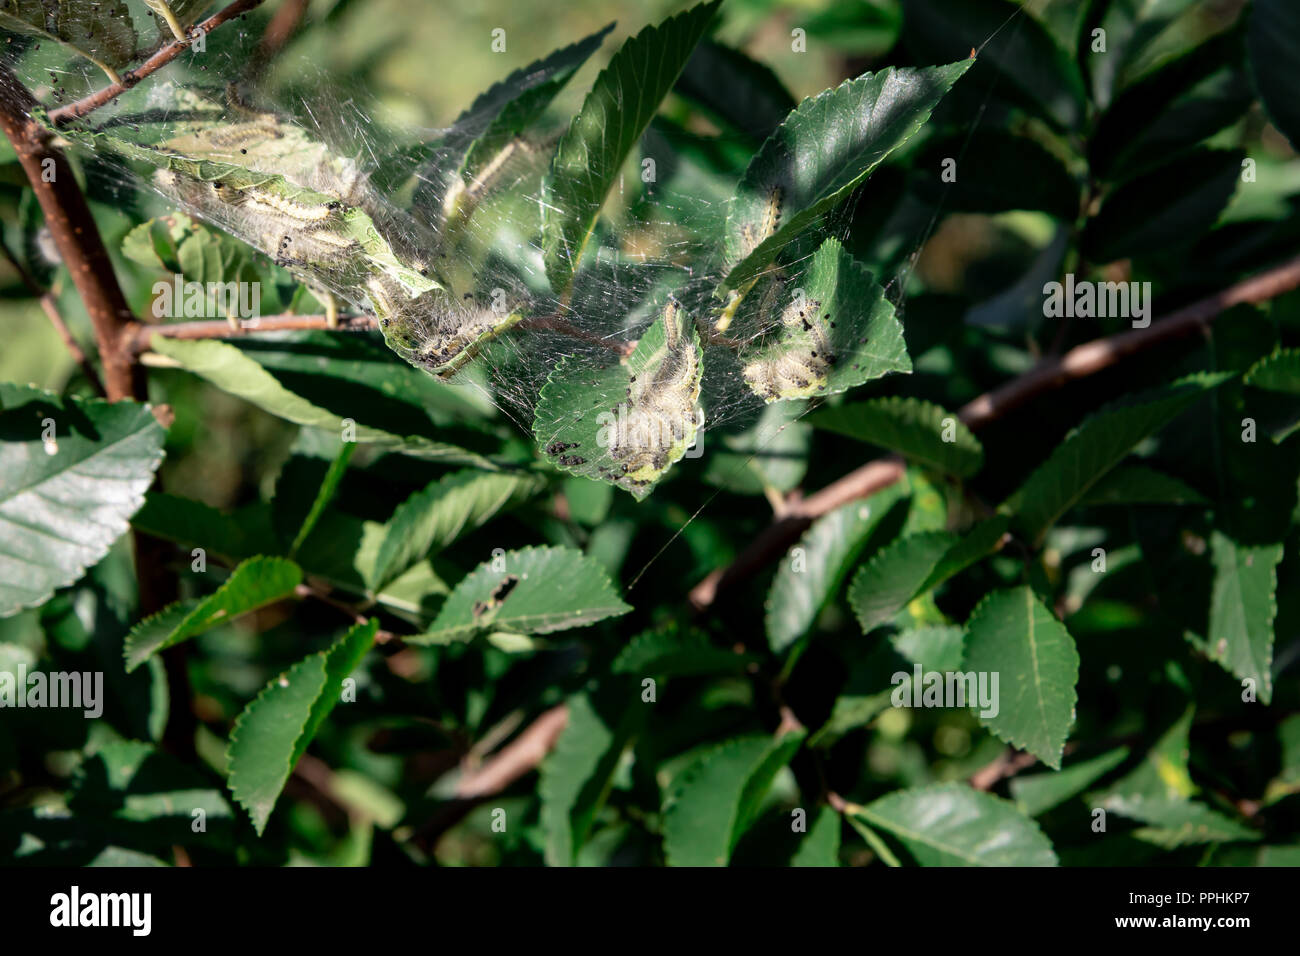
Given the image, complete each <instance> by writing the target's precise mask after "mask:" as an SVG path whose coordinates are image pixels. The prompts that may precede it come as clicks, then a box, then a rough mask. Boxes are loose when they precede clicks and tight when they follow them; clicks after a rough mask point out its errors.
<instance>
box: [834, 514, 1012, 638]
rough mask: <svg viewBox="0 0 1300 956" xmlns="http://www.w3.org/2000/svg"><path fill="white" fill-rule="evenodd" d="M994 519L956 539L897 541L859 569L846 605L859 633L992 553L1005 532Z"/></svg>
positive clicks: (928, 535)
mask: <svg viewBox="0 0 1300 956" xmlns="http://www.w3.org/2000/svg"><path fill="white" fill-rule="evenodd" d="M1007 524H1008V522H1007V519H1006V518H1005V517H995V518H991V519H989V520H988V521H982V522H980V523H979V524H977V525H975V526H974V527H973V528H972V529H971V530H970V531H969V532H968V533H967V534H966V535H964V536H962V537H958V536H957V535H954V534H950V533H948V532H945V531H927V532H922V533H920V534H912V535H908V536H907V537H904V538H900V539H899V540H897V541H895V542H894V543H893V544H891V545H889V546H888V547H886V548H884V549H882V550H881V551H880V553H878V554H877V555H876V556H875V557H873V558H872V559H871V561H870V562H868V563H867V564H865V565H863V566H862V567H860V568H859V569H858V570H857V572H856V573H855V574H854V576H853V583H852V584H850V585H849V604H850V605H851V606H852V608H853V611H854V613H855V614H856V615H857V618H858V623H859V624H860V625H861V626H862V633H864V634H869V633H871V632H872V631H873V630H875V629H876V628H877V627H880V626H881V625H882V624H887V623H888V622H889V621H892V620H893V619H894V617H895V616H897V615H898V613H899V612H900V611H902V610H903V608H905V607H906V606H907V605H908V604H910V603H911V602H912V601H913V600H914V599H915V598H917V597H919V596H920V595H922V594H925V593H926V592H927V591H929V590H930V589H931V588H934V587H937V586H938V585H939V584H941V583H943V582H944V581H946V580H947V579H948V578H950V577H952V576H953V575H955V574H958V573H959V572H961V571H963V570H965V569H966V568H968V567H970V565H972V564H974V563H975V562H976V561H978V560H980V559H981V558H983V557H984V556H985V555H987V554H989V553H990V552H991V551H993V549H994V548H996V547H997V545H998V543H999V542H1000V541H1001V540H1002V536H1003V534H1005V533H1006V530H1007Z"/></svg>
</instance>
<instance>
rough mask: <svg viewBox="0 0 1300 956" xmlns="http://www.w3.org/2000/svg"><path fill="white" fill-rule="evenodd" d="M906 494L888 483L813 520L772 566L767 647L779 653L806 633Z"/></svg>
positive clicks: (768, 596) (898, 487) (767, 614)
mask: <svg viewBox="0 0 1300 956" xmlns="http://www.w3.org/2000/svg"><path fill="white" fill-rule="evenodd" d="M906 494H907V492H906V490H905V489H904V488H903V487H902V486H901V485H892V486H890V487H889V488H886V489H884V490H883V491H880V492H878V493H877V494H875V495H872V496H871V497H870V498H869V499H867V500H866V501H854V502H850V503H849V504H847V505H843V506H841V507H839V508H836V509H835V510H834V511H832V512H830V513H829V514H826V515H823V516H822V517H820V518H818V519H817V520H816V521H814V522H813V524H812V527H810V528H809V529H808V530H807V531H805V532H804V534H803V537H801V538H800V539H799V543H798V544H797V545H795V546H794V548H792V549H791V551H790V553H789V554H787V555H786V557H785V559H784V560H783V561H782V562H781V564H780V565H779V566H778V567H777V570H776V577H775V578H773V580H772V586H771V588H770V589H769V590H768V592H767V605H766V607H767V613H766V616H765V618H764V621H765V624H766V628H767V641H768V645H769V646H770V647H771V648H772V650H773V651H774V652H776V653H781V652H783V651H785V650H786V649H787V648H789V647H790V646H791V645H793V644H794V643H795V642H796V641H798V640H799V639H800V638H801V637H803V636H804V634H806V633H807V632H808V629H809V628H810V627H812V625H813V623H814V622H815V621H816V620H817V615H818V614H820V613H821V610H822V608H823V607H825V606H826V602H827V601H829V600H831V598H832V597H834V596H835V594H836V593H838V591H839V589H840V585H842V584H843V583H844V578H845V576H847V574H848V572H849V568H851V567H852V566H853V562H854V561H856V560H857V557H858V555H859V554H860V553H861V552H862V549H863V548H864V547H865V546H866V543H867V540H868V539H869V538H870V537H871V534H872V532H873V531H875V530H876V528H877V527H879V525H880V522H881V520H882V519H883V518H884V517H885V516H886V515H887V514H889V512H890V510H891V509H892V508H893V507H894V505H895V504H897V503H898V502H899V501H901V500H902V499H903V498H904V497H905V496H906Z"/></svg>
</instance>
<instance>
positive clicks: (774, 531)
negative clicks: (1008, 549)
mask: <svg viewBox="0 0 1300 956" xmlns="http://www.w3.org/2000/svg"><path fill="white" fill-rule="evenodd" d="M1296 288H1300V257H1297V258H1295V259H1290V260H1288V261H1287V262H1284V263H1282V264H1280V265H1277V266H1274V267H1273V268H1271V269H1266V270H1265V271H1264V272H1261V273H1259V274H1258V275H1254V276H1251V277H1250V278H1249V279H1243V280H1242V281H1241V282H1238V283H1236V284H1234V285H1232V286H1229V287H1228V288H1227V289H1224V290H1223V291H1222V292H1217V293H1215V294H1214V295H1211V296H1207V297H1206V298H1204V299H1200V300H1198V301H1196V302H1193V303H1192V304H1191V305H1188V306H1184V307H1183V308H1181V309H1178V310H1176V311H1174V312H1172V313H1170V314H1169V315H1168V316H1167V317H1165V318H1164V319H1161V320H1159V321H1157V322H1152V323H1151V324H1150V325H1149V326H1147V327H1146V328H1145V329H1132V330H1130V331H1128V332H1121V333H1118V334H1116V335H1112V336H1108V337H1106V338H1101V339H1095V340H1093V341H1092V342H1086V343H1084V344H1083V345H1080V346H1077V347H1075V348H1073V349H1071V350H1070V351H1068V352H1066V353H1065V354H1064V355H1062V356H1060V357H1059V358H1047V359H1044V360H1043V361H1041V362H1039V363H1038V364H1037V365H1035V366H1034V367H1033V368H1032V369H1030V370H1029V371H1028V372H1025V373H1024V374H1023V375H1019V376H1017V377H1016V378H1014V379H1012V380H1011V381H1009V382H1007V383H1006V384H1005V385H1002V386H1000V387H998V388H996V389H993V390H992V391H990V392H986V393H985V394H983V395H981V396H980V397H979V398H976V399H975V400H973V401H971V402H968V403H967V404H966V405H965V406H964V407H963V408H962V409H961V411H960V412H958V418H960V419H961V420H962V421H963V422H965V423H966V424H967V425H968V426H969V427H970V428H972V429H979V428H981V427H983V426H985V425H987V424H989V423H990V422H993V421H996V420H997V419H999V418H1001V417H1002V416H1003V415H1005V414H1007V413H1008V412H1010V411H1012V410H1014V409H1016V408H1019V407H1020V406H1021V405H1023V404H1025V403H1026V402H1028V401H1030V400H1031V399H1033V398H1036V397H1037V396H1039V395H1041V394H1043V393H1044V392H1048V391H1051V390H1052V389H1055V388H1059V387H1060V386H1062V385H1065V384H1067V383H1069V382H1072V381H1075V380H1076V379H1080V378H1085V377H1087V376H1089V375H1094V374H1096V373H1097V372H1100V371H1103V370H1104V369H1107V368H1110V367H1111V366H1113V365H1116V364H1118V363H1119V362H1120V361H1122V360H1123V359H1125V358H1128V357H1129V356H1131V355H1135V354H1136V353H1138V352H1140V351H1142V350H1144V349H1147V348H1150V347H1151V346H1154V345H1158V344H1161V343H1164V342H1169V341H1172V340H1174V339H1177V338H1180V337H1182V336H1185V335H1188V334H1189V333H1191V332H1194V331H1196V330H1197V329H1202V328H1206V327H1208V325H1209V323H1210V322H1212V321H1213V320H1214V319H1215V318H1216V317H1217V316H1219V315H1221V314H1222V313H1223V312H1225V311H1226V310H1228V309H1230V308H1232V307H1233V306H1235V305H1242V304H1258V303H1261V302H1267V301H1268V300H1270V299H1274V298H1276V297H1278V296H1280V295H1282V294H1283V293H1286V292H1290V291H1291V290H1293V289H1296ZM902 477H903V467H902V462H901V460H899V459H898V458H897V457H890V458H883V459H879V460H876V461H870V462H868V463H867V464H865V465H863V466H862V467H860V468H858V469H856V470H855V471H852V472H850V473H849V474H847V475H845V476H844V477H843V478H840V479H839V480H837V481H834V482H832V483H831V484H829V485H827V486H826V487H825V488H823V489H822V490H821V491H818V492H817V493H816V494H813V495H811V496H809V497H808V498H805V499H804V500H803V501H802V502H796V503H794V504H792V505H791V508H790V510H789V511H787V512H786V514H785V515H783V516H782V517H781V518H780V519H779V520H777V521H776V522H775V523H774V524H772V525H770V526H769V527H768V528H767V530H766V531H764V532H763V533H762V534H760V535H759V536H758V537H757V538H755V539H754V541H753V542H752V543H751V544H750V545H749V547H747V548H745V549H744V550H743V551H742V552H741V553H740V555H739V556H738V557H737V558H736V559H735V561H733V562H732V563H731V564H730V565H729V566H728V567H726V568H723V569H719V570H715V571H712V572H710V574H709V575H708V576H707V577H705V578H704V580H702V581H700V583H699V584H697V585H695V587H694V588H692V589H691V591H690V594H689V595H688V600H689V601H690V603H691V605H692V606H693V607H694V608H695V609H696V610H697V611H704V610H706V609H708V608H709V607H711V606H712V605H713V603H714V601H716V600H717V598H718V595H719V593H720V592H722V591H725V590H728V589H730V588H731V587H733V586H734V585H736V584H739V583H740V582H742V581H744V580H747V579H748V578H749V577H751V576H752V575H754V574H756V573H757V572H758V571H759V570H760V569H762V568H763V567H765V566H766V565H767V564H769V563H770V562H772V561H774V560H777V559H779V558H780V556H781V555H782V554H784V553H785V552H786V550H787V549H788V548H789V547H790V545H792V544H793V543H794V542H795V541H797V540H798V538H799V535H801V534H802V533H803V532H804V530H805V529H806V528H807V527H808V525H809V524H811V523H812V521H813V519H814V518H818V517H820V516H822V515H824V514H826V513H827V512H829V511H832V510H834V509H835V508H838V507H839V506H840V505H843V504H847V503H848V502H850V501H854V500H856V499H858V498H864V497H867V496H868V495H873V494H875V493H876V492H877V491H880V490H881V489H883V488H886V487H888V486H889V485H892V484H893V483H894V482H896V481H899V480H901V479H902Z"/></svg>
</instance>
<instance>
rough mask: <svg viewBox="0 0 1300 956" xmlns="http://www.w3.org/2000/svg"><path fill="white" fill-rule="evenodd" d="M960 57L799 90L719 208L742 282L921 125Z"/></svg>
mask: <svg viewBox="0 0 1300 956" xmlns="http://www.w3.org/2000/svg"><path fill="white" fill-rule="evenodd" d="M970 63H971V61H969V60H962V61H960V62H958V63H952V64H949V65H948V66H937V67H925V68H922V69H913V68H898V67H889V68H887V69H885V70H882V71H880V72H879V73H866V74H863V75H862V76H860V77H858V78H857V79H853V80H848V81H846V82H844V83H842V84H841V85H840V86H838V87H837V88H835V89H834V90H827V91H825V92H823V93H820V94H818V95H817V96H814V97H812V98H810V99H806V100H804V101H803V102H802V103H800V104H799V106H798V107H796V108H795V110H794V112H793V113H791V114H790V115H789V116H787V117H786V120H785V122H784V123H782V124H781V126H780V127H779V128H778V129H777V130H776V132H774V133H773V134H772V135H771V136H770V137H769V138H768V140H767V142H765V143H764V144H763V146H762V147H761V148H760V149H759V151H758V153H757V155H755V156H754V159H753V160H752V161H751V162H750V164H749V167H748V168H747V169H746V170H745V174H744V176H743V177H741V181H740V184H739V186H738V187H737V189H736V194H735V196H734V197H733V199H732V205H731V209H730V211H729V212H728V214H727V227H726V228H727V232H726V257H727V265H728V268H729V271H728V273H727V276H726V278H725V279H724V280H723V281H722V283H721V284H720V285H719V287H718V290H719V292H720V293H721V292H726V291H730V290H739V289H743V288H745V287H746V286H747V285H748V284H749V283H750V282H752V281H753V280H754V279H755V278H757V277H758V276H759V275H760V274H761V273H762V272H763V271H764V270H765V269H766V268H767V267H768V266H769V265H770V264H771V263H772V262H773V261H774V260H775V259H776V257H777V255H778V254H779V253H780V251H781V250H782V249H784V248H785V247H786V246H787V245H788V244H789V243H790V242H791V241H793V240H794V239H795V238H797V237H798V236H799V235H801V234H802V233H803V232H804V231H806V230H807V229H808V228H810V227H811V226H812V225H813V224H814V223H815V222H817V221H818V219H819V218H820V217H821V216H822V214H823V213H826V212H828V211H829V210H830V209H832V208H833V207H834V206H836V205H837V204H839V203H840V202H841V201H843V200H844V199H845V198H847V196H848V194H849V193H850V192H852V191H853V189H855V188H856V187H857V186H858V185H859V184H860V183H861V182H862V181H863V180H864V179H866V178H867V176H868V175H870V173H871V171H872V170H874V169H875V168H876V167H877V166H879V165H880V164H881V163H882V162H883V161H884V160H885V157H887V156H888V155H889V154H890V153H891V152H893V151H894V150H895V149H897V148H898V147H899V146H901V145H902V144H903V143H905V142H906V141H907V140H908V139H910V138H911V137H912V136H913V135H915V134H916V132H917V131H918V130H920V128H921V127H922V125H924V123H925V121H926V120H927V119H928V118H929V116H930V111H931V110H933V109H934V107H935V106H936V105H937V104H938V102H939V100H941V99H942V98H943V96H944V94H945V93H947V92H948V90H949V89H950V88H951V87H952V85H953V84H954V83H956V82H957V80H958V79H959V78H960V77H961V75H962V74H963V73H965V72H966V70H967V69H968V68H969V67H970Z"/></svg>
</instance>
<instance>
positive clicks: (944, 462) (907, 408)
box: [808, 396, 984, 478]
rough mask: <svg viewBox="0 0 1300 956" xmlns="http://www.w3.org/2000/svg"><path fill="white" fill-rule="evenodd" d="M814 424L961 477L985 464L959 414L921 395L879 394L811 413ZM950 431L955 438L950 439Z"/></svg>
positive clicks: (970, 473)
mask: <svg viewBox="0 0 1300 956" xmlns="http://www.w3.org/2000/svg"><path fill="white" fill-rule="evenodd" d="M808 422H809V424H811V425H812V426H813V427H814V428H823V429H825V430H826V431H831V432H836V433H837V434H840V435H847V436H848V437H850V438H856V439H857V440H858V441H864V442H869V443H870V444H872V445H876V446H877V447H879V448H887V449H889V450H890V451H895V452H898V453H899V454H901V455H903V456H905V457H906V458H908V459H909V460H910V461H913V462H915V463H916V464H918V465H922V466H923V467H926V468H933V469H935V470H936V471H940V472H943V473H944V474H947V475H956V476H958V477H960V478H970V477H972V476H973V475H975V474H977V473H978V472H979V470H980V467H981V466H982V465H983V463H984V449H983V447H981V445H980V443H979V440H978V439H976V437H975V435H974V434H973V433H972V432H971V430H970V429H969V428H967V427H966V425H965V423H963V422H962V421H961V420H960V419H958V418H957V416H956V415H954V414H952V413H951V412H949V411H947V410H946V409H944V408H942V407H940V406H939V405H934V404H931V403H930V402H925V401H922V400H920V399H917V398H902V397H899V396H890V397H888V398H874V399H871V400H869V401H865V402H854V403H853V404H851V405H841V406H839V407H838V408H827V409H823V410H821V411H819V412H815V413H813V414H812V415H810V416H808ZM945 435H947V436H950V437H951V441H948V440H945Z"/></svg>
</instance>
